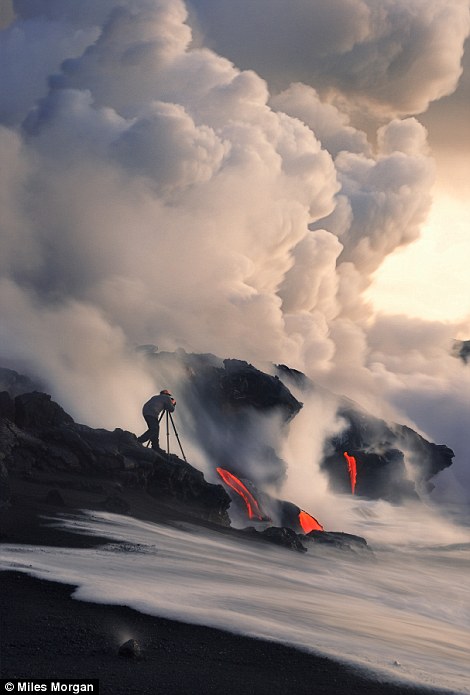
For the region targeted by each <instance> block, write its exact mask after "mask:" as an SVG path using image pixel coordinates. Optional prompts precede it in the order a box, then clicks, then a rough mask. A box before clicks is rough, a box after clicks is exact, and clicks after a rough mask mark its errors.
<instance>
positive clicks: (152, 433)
mask: <svg viewBox="0 0 470 695" xmlns="http://www.w3.org/2000/svg"><path fill="white" fill-rule="evenodd" d="M175 406H176V401H175V399H174V398H173V396H172V395H171V393H170V392H169V391H168V390H167V389H163V391H160V393H159V394H158V396H152V398H151V399H150V400H149V401H147V403H145V405H144V407H143V408H142V415H143V416H144V420H145V422H146V423H147V426H148V430H147V431H146V432H144V434H141V435H140V437H137V441H139V442H142V443H144V442H148V440H149V439H150V441H151V442H152V449H157V450H160V451H161V449H160V441H159V438H160V416H161V415H162V414H163V412H164V411H165V410H166V411H167V413H172V412H173V411H174V409H175Z"/></svg>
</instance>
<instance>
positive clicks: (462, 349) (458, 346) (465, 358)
mask: <svg viewBox="0 0 470 695" xmlns="http://www.w3.org/2000/svg"><path fill="white" fill-rule="evenodd" d="M452 354H453V355H454V356H455V357H460V359H461V360H462V362H464V364H468V362H469V360H470V340H454V344H453V346H452Z"/></svg>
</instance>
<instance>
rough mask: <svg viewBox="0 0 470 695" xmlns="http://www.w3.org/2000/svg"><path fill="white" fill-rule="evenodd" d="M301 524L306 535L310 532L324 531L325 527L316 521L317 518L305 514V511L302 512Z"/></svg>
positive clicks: (300, 515) (300, 516)
mask: <svg viewBox="0 0 470 695" xmlns="http://www.w3.org/2000/svg"><path fill="white" fill-rule="evenodd" d="M299 523H300V525H301V527H302V530H303V532H304V533H310V531H324V530H325V529H324V528H323V526H322V525H321V524H320V523H319V522H318V521H317V520H316V519H315V517H313V516H311V515H310V514H307V512H304V510H303V509H301V510H300V514H299Z"/></svg>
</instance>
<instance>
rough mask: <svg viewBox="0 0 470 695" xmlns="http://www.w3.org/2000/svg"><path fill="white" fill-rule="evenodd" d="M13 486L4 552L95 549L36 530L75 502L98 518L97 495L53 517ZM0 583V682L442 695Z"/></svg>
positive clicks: (26, 580)
mask: <svg viewBox="0 0 470 695" xmlns="http://www.w3.org/2000/svg"><path fill="white" fill-rule="evenodd" d="M64 480H65V478H64ZM12 482H13V483H14V489H13V497H12V503H11V506H10V507H9V508H8V509H7V510H4V511H3V513H2V515H1V516H2V537H1V539H2V542H10V543H32V544H44V545H55V546H63V547H64V546H65V547H67V546H69V547H71V546H75V547H87V546H88V547H89V546H92V545H95V544H96V543H98V542H99V539H90V538H85V537H80V536H77V535H72V534H69V533H65V532H62V531H59V530H54V529H51V528H48V527H47V526H45V525H44V522H43V521H41V515H49V516H51V515H54V514H56V513H70V512H72V511H74V508H75V509H76V506H75V505H76V503H77V502H78V501H80V503H81V505H82V507H83V506H85V507H88V508H93V507H95V508H96V506H97V505H96V501H97V495H94V494H93V493H86V494H84V493H83V491H82V492H80V493H77V492H75V491H73V490H72V491H71V490H67V489H66V488H64V489H63V490H62V494H63V497H64V500H65V503H66V506H65V508H60V509H57V508H53V507H52V508H51V506H50V505H47V504H45V503H44V497H45V493H46V490H47V484H45V482H41V481H40V480H39V479H37V480H35V481H29V482H25V481H22V480H18V479H17V480H16V481H15V480H12ZM123 495H124V496H125V497H126V499H127V500H128V502H129V503H130V504H131V506H132V507H134V508H135V509H138V510H139V516H141V517H143V518H147V519H149V520H151V518H152V517H153V518H154V520H155V521H157V520H158V521H162V520H163V517H164V516H165V513H164V511H163V510H162V508H161V506H159V505H158V504H156V503H155V500H151V499H150V498H148V497H146V496H145V494H144V493H142V492H136V491H132V490H130V491H125V492H124V493H123ZM286 552H292V551H288V550H286ZM0 581H1V591H0V609H1V637H0V640H1V643H0V656H1V676H2V677H4V678H5V677H7V678H12V679H14V678H23V679H24V678H33V677H41V678H73V677H75V678H99V680H100V693H101V695H146V694H149V695H158V694H159V693H162V694H163V693H164V694H165V695H199V694H203V695H211V694H214V695H215V694H217V695H225V694H226V695H281V694H282V695H284V694H286V693H291V692H292V693H296V695H307V694H309V695H310V694H312V693H318V694H323V695H335V694H338V693H348V695H356V694H357V695H359V693H360V694H361V695H376V694H377V693H380V694H383V695H400V694H408V695H413V693H415V694H416V695H417V694H418V693H422V694H423V695H424V694H425V693H427V694H428V695H431V693H433V692H435V693H437V692H441V693H442V692H443V691H433V690H430V689H426V688H411V687H407V686H405V685H401V684H394V683H383V682H377V681H376V680H374V679H373V677H372V676H370V674H367V673H364V672H359V671H357V670H356V669H353V668H351V667H348V666H345V665H342V664H339V663H337V662H335V661H332V660H331V659H327V658H323V657H319V656H316V655H312V654H308V653H304V652H302V651H299V650H297V649H294V648H290V647H287V646H284V645H280V644H276V643H270V642H264V641H261V640H257V639H251V638H249V637H241V636H236V635H232V634H230V633H227V632H224V631H221V630H216V629H213V628H208V627H204V626H196V625H188V624H184V623H180V622H176V621H170V620H166V619H162V618H157V617H152V616H148V615H143V614H140V613H138V612H137V611H135V610H131V609H129V608H127V607H124V606H110V605H99V604H93V603H85V602H82V601H77V600H74V599H73V598H71V594H72V593H73V589H74V587H71V586H66V585H64V584H57V583H54V582H52V581H51V582H45V581H40V580H37V579H34V578H32V577H29V576H27V575H26V574H22V573H18V572H2V573H0ZM129 638H134V639H136V640H137V641H138V642H139V643H140V645H141V648H142V658H141V659H140V660H139V661H129V660H127V659H123V658H121V657H119V656H118V654H117V652H118V648H119V646H120V645H121V644H122V643H123V642H124V641H126V640H127V639H129ZM447 692H449V691H447Z"/></svg>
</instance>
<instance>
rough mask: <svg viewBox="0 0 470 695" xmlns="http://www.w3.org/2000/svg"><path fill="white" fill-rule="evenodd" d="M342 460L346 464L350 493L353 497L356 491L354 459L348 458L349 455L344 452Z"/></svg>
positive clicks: (352, 457)
mask: <svg viewBox="0 0 470 695" xmlns="http://www.w3.org/2000/svg"><path fill="white" fill-rule="evenodd" d="M344 458H345V459H346V461H347V462H348V471H349V477H350V479H351V492H352V494H353V495H354V492H355V490H356V480H357V464H356V459H355V458H354V456H349V454H348V453H347V452H346V451H345V452H344Z"/></svg>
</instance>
